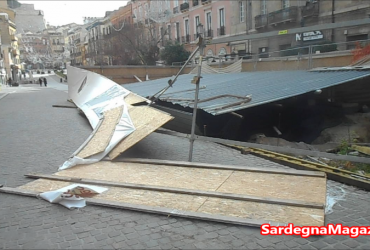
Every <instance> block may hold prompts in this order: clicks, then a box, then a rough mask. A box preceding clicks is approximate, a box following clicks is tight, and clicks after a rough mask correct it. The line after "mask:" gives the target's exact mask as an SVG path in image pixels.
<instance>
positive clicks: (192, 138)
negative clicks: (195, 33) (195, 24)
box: [189, 37, 204, 162]
mask: <svg viewBox="0 0 370 250" xmlns="http://www.w3.org/2000/svg"><path fill="white" fill-rule="evenodd" d="M199 38H200V39H201V44H200V45H199V47H200V50H199V51H200V56H199V65H198V74H197V79H198V80H197V81H196V83H195V84H196V88H195V101H194V109H193V121H192V124H191V136H190V149H189V161H190V162H192V161H193V147H194V140H195V139H194V133H195V126H196V120H197V109H198V99H199V98H198V97H199V82H200V76H201V73H202V61H203V50H204V43H203V39H202V38H201V37H199Z"/></svg>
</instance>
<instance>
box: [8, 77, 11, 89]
mask: <svg viewBox="0 0 370 250" xmlns="http://www.w3.org/2000/svg"><path fill="white" fill-rule="evenodd" d="M7 82H8V86H9V87H11V86H12V78H10V77H9V79H8V81H7Z"/></svg>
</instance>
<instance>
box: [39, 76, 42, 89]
mask: <svg viewBox="0 0 370 250" xmlns="http://www.w3.org/2000/svg"><path fill="white" fill-rule="evenodd" d="M39 83H40V87H42V79H41V77H40V78H39Z"/></svg>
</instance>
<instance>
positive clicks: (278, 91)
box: [125, 70, 370, 115]
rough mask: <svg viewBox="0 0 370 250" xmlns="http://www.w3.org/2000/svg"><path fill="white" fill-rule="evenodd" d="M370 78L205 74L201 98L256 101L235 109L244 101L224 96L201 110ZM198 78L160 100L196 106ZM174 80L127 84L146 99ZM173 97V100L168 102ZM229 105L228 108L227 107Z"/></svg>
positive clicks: (350, 73) (182, 81)
mask: <svg viewBox="0 0 370 250" xmlns="http://www.w3.org/2000/svg"><path fill="white" fill-rule="evenodd" d="M367 76H370V71H356V70H343V71H298V70H297V71H265V72H241V73H231V74H204V75H202V77H203V78H202V79H201V81H200V86H205V88H202V89H201V90H200V92H199V99H200V100H203V99H207V98H211V97H216V96H220V95H225V94H228V95H235V96H240V97H245V96H247V95H251V96H252V100H251V101H250V102H247V103H243V104H241V105H235V106H232V105H233V104H235V103H238V102H240V101H241V99H238V98H234V97H224V98H219V99H215V100H211V101H208V102H201V103H199V104H198V108H200V109H203V110H204V111H206V112H208V113H210V114H213V115H219V114H224V113H228V112H232V111H236V110H241V109H245V108H250V107H254V106H258V105H261V104H265V103H269V102H274V101H277V100H281V99H285V98H288V97H293V96H297V95H301V94H304V93H308V92H311V91H315V90H317V89H323V88H327V87H331V86H335V85H338V84H342V83H345V82H349V81H353V80H356V79H360V78H363V77H367ZM193 77H194V75H191V74H186V75H181V76H179V78H178V79H177V81H176V83H175V84H174V85H173V87H172V88H170V89H169V90H167V92H166V93H165V94H164V95H162V96H161V97H160V100H162V101H169V102H172V103H174V104H180V105H182V106H184V107H193V102H192V101H193V100H194V92H195V85H194V84H191V80H192V79H193ZM169 79H171V78H163V79H157V80H153V81H145V82H141V83H133V84H126V85H125V88H127V89H128V90H130V91H132V92H134V93H136V94H138V95H141V96H144V97H148V96H152V95H153V94H155V93H157V92H158V91H160V90H161V89H163V88H164V87H166V85H167V82H168V80H169ZM168 98H171V99H168ZM225 106H229V107H227V108H223V107H225Z"/></svg>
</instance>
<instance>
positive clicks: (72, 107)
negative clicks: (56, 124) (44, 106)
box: [52, 104, 77, 109]
mask: <svg viewBox="0 0 370 250" xmlns="http://www.w3.org/2000/svg"><path fill="white" fill-rule="evenodd" d="M52 107H54V108H71V109H76V108H77V107H76V106H68V105H56V104H55V105H53V106H52Z"/></svg>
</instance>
